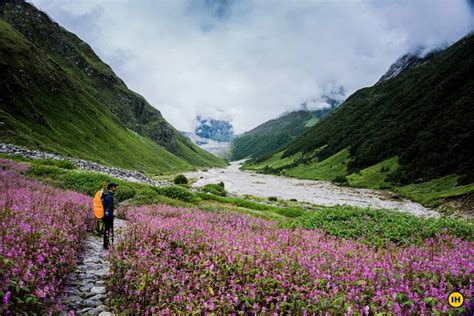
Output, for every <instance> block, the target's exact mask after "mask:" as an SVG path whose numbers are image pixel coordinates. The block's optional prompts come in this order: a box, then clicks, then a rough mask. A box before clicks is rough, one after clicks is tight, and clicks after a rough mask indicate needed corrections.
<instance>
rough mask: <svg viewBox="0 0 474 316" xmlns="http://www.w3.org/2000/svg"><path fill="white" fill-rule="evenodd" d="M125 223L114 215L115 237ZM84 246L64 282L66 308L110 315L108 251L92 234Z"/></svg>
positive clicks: (80, 313)
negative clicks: (73, 268) (108, 303)
mask: <svg viewBox="0 0 474 316" xmlns="http://www.w3.org/2000/svg"><path fill="white" fill-rule="evenodd" d="M124 227H125V221H124V220H120V219H115V222H114V230H115V236H116V237H115V241H116V242H118V239H119V238H120V233H121V232H122V231H123V229H124ZM83 246H84V249H83V251H82V253H81V254H80V256H79V258H78V264H77V266H76V269H75V270H74V271H73V272H71V273H70V274H69V275H68V276H67V277H66V284H65V286H64V293H65V296H64V303H65V305H66V306H67V307H66V308H67V309H66V310H65V312H66V311H67V312H70V311H74V312H75V314H76V315H102V316H109V315H113V313H111V312H109V311H108V310H109V309H110V306H108V305H107V303H106V302H108V301H109V300H108V299H109V292H108V291H107V287H106V284H107V280H108V278H109V274H110V264H109V262H108V261H107V254H108V251H106V250H103V249H102V238H100V237H97V236H93V235H92V234H89V235H88V236H87V237H86V239H85V241H84V244H83Z"/></svg>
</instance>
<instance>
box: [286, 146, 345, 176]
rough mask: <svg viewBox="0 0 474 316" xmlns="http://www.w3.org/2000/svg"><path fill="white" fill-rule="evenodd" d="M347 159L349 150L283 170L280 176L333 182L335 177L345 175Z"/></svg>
mask: <svg viewBox="0 0 474 316" xmlns="http://www.w3.org/2000/svg"><path fill="white" fill-rule="evenodd" d="M349 159H350V157H349V150H348V149H344V150H341V151H340V152H338V153H337V154H335V155H333V156H331V157H329V158H327V159H325V160H323V161H318V160H317V159H313V160H311V161H310V162H308V163H306V164H305V163H303V164H299V165H298V166H296V167H294V168H291V169H285V170H283V172H282V174H284V175H286V176H290V177H295V178H301V179H311V180H333V179H335V178H336V177H337V176H345V175H346V171H347V164H348V162H349Z"/></svg>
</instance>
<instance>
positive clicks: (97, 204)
mask: <svg viewBox="0 0 474 316" xmlns="http://www.w3.org/2000/svg"><path fill="white" fill-rule="evenodd" d="M105 183H106V181H105V180H104V182H102V190H99V191H97V192H96V194H95V195H94V216H95V217H97V218H98V219H101V218H102V217H104V205H103V204H102V192H103V191H104V188H105Z"/></svg>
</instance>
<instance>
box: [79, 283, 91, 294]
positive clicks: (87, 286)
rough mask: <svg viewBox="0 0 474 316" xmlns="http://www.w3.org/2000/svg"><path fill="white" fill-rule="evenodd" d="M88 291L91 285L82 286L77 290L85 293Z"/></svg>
mask: <svg viewBox="0 0 474 316" xmlns="http://www.w3.org/2000/svg"><path fill="white" fill-rule="evenodd" d="M90 289H92V285H90V284H86V285H83V286H81V287H80V288H79V290H80V291H81V292H87V291H89V290H90Z"/></svg>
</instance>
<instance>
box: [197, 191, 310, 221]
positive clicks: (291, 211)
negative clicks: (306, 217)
mask: <svg viewBox="0 0 474 316" xmlns="http://www.w3.org/2000/svg"><path fill="white" fill-rule="evenodd" d="M198 196H199V197H200V198H201V199H203V200H213V201H218V202H221V203H229V204H232V205H235V206H239V207H243V208H248V209H252V210H257V211H270V212H274V213H277V214H280V215H283V216H286V217H297V216H301V215H302V214H304V212H305V211H304V209H302V208H297V207H292V208H283V207H276V206H272V205H267V204H260V203H256V202H253V201H249V200H245V199H239V198H233V197H221V196H217V195H214V194H209V193H207V194H206V193H198Z"/></svg>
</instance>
